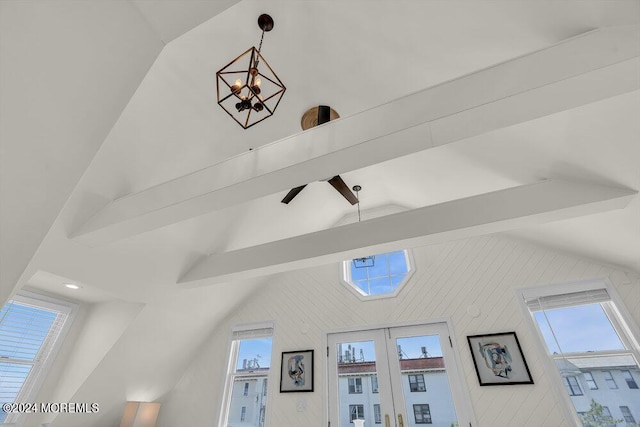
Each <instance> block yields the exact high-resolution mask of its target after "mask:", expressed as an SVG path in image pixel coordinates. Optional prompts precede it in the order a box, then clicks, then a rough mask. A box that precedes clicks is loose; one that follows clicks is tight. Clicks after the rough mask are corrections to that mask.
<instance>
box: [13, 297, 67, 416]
mask: <svg viewBox="0 0 640 427" xmlns="http://www.w3.org/2000/svg"><path fill="white" fill-rule="evenodd" d="M9 300H13V301H15V302H18V303H23V304H29V305H36V306H38V307H42V308H44V309H50V310H55V311H58V312H61V313H64V314H66V315H67V318H66V319H65V321H64V324H63V325H62V327H61V328H60V332H59V333H58V336H57V337H56V338H55V341H54V342H53V344H49V342H48V341H49V340H50V337H47V339H46V340H45V342H43V343H42V346H41V348H46V347H47V346H49V345H50V348H49V350H48V351H47V353H46V354H45V355H44V358H43V359H41V360H40V361H38V362H37V363H35V364H34V365H33V366H34V368H37V369H36V370H35V371H33V370H32V371H31V373H29V376H28V377H27V378H26V380H25V382H24V384H23V386H22V389H21V390H20V394H18V396H17V397H16V402H35V401H36V398H37V396H38V393H39V392H40V389H41V388H42V384H43V383H44V381H45V379H46V378H47V376H48V375H49V372H50V370H51V366H52V365H53V361H54V360H55V358H56V355H57V353H58V351H59V350H60V347H61V346H62V343H63V342H64V340H65V337H66V336H67V334H68V333H69V329H70V328H71V325H72V323H73V320H74V318H75V316H76V314H77V311H78V307H79V305H78V304H76V303H74V302H71V301H68V300H62V299H58V298H53V297H49V296H46V295H43V294H39V293H35V292H31V291H27V290H21V291H19V292H18V293H16V294H15V295H14V296H13V297H11V298H9ZM7 302H8V301H7ZM25 416H26V414H21V413H14V414H8V415H7V418H5V420H4V424H7V425H15V426H17V427H19V426H21V425H22V424H23V423H24V418H25Z"/></svg>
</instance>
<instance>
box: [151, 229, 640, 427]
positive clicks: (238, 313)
mask: <svg viewBox="0 0 640 427" xmlns="http://www.w3.org/2000/svg"><path fill="white" fill-rule="evenodd" d="M413 255H414V259H415V264H416V267H417V271H416V273H415V274H414V275H413V277H412V278H411V280H410V281H409V282H408V283H407V284H406V286H405V288H404V289H403V290H402V291H401V292H400V294H399V295H398V296H397V297H396V298H394V299H384V300H374V301H367V302H361V301H360V300H358V298H357V297H355V296H354V295H353V294H352V293H351V292H350V291H349V290H348V289H346V288H344V287H343V285H342V284H341V282H340V280H339V277H340V270H339V266H338V265H335V264H334V265H327V266H323V267H317V268H311V269H306V270H300V271H295V272H290V273H283V274H281V275H277V276H274V278H273V279H272V280H271V281H270V282H269V283H267V284H265V286H264V287H263V289H262V290H261V291H259V292H257V293H256V294H254V295H253V296H252V297H251V299H249V300H247V301H245V302H244V303H243V304H242V305H241V306H239V307H236V309H234V310H233V311H232V312H233V314H232V315H231V316H230V317H229V318H227V319H226V321H225V322H224V323H222V324H221V325H218V326H217V327H216V329H215V330H214V332H213V333H212V335H211V336H210V337H207V339H206V340H205V341H204V343H203V345H202V347H201V349H200V351H199V352H198V353H197V354H196V355H195V357H194V360H193V362H192V364H191V365H190V367H189V368H188V369H187V371H186V372H185V374H184V376H183V378H182V379H181V381H180V382H179V383H178V385H177V386H176V387H175V389H174V390H173V391H172V392H171V393H170V394H169V395H168V396H166V398H165V399H164V404H163V407H162V411H161V414H160V421H159V424H158V425H159V426H160V427H172V426H176V425H184V426H198V427H209V426H217V420H218V415H219V411H220V401H221V398H222V388H223V382H224V376H225V370H226V364H227V357H228V349H229V338H230V330H231V327H232V326H233V325H234V324H241V323H251V322H259V321H264V320H273V321H275V335H274V340H273V345H274V349H273V362H272V366H273V369H272V373H273V375H272V376H271V378H270V387H269V412H268V418H269V419H270V427H311V426H313V427H315V426H318V427H320V426H322V425H323V422H324V420H325V418H324V417H325V412H326V397H325V394H326V388H325V381H326V378H325V358H324V354H326V353H325V350H324V343H325V338H326V334H327V333H328V332H331V331H336V330H344V329H345V328H354V329H357V328H358V327H359V326H363V325H369V324H374V325H381V324H392V323H399V322H429V321H430V320H431V319H438V318H449V319H451V323H452V325H453V329H454V330H453V331H452V332H454V336H453V337H452V338H454V339H455V340H456V344H457V348H458V349H459V350H460V359H461V362H462V369H463V372H464V376H465V380H466V383H467V386H468V387H469V394H470V396H471V401H472V406H473V408H474V411H475V416H476V419H477V421H478V424H479V425H480V426H498V427H500V426H505V427H507V426H554V427H555V426H566V425H570V424H569V422H567V421H566V420H565V419H564V414H563V410H562V407H561V406H560V405H561V404H560V403H559V402H557V395H556V393H554V392H552V389H551V385H550V382H549V377H548V375H549V374H548V373H547V372H545V364H544V359H543V358H544V357H545V356H544V352H543V351H542V350H541V349H540V348H538V341H537V338H536V337H535V335H534V333H533V331H532V330H531V329H530V326H529V324H528V323H527V321H526V318H525V313H524V312H523V310H522V308H521V305H520V304H519V302H518V301H517V295H516V292H515V291H514V289H516V288H521V287H529V286H535V285H545V284H550V283H562V282H569V281H579V280H586V279H593V278H604V277H607V278H608V279H609V280H610V281H611V282H612V283H613V285H614V287H615V288H616V290H617V291H618V293H619V294H620V296H621V299H622V300H623V301H625V302H626V303H627V309H628V310H629V311H630V312H631V315H632V317H633V321H635V322H636V324H638V323H640V280H639V278H638V277H637V275H635V274H633V275H632V274H625V273H624V272H622V271H619V270H616V269H613V268H610V267H607V266H603V265H600V264H598V263H595V262H592V261H589V260H585V259H581V258H577V257H574V256H571V255H566V254H560V253H557V252H553V251H550V250H547V249H543V248H540V247H537V246H533V245H530V244H527V243H523V242H520V241H516V240H511V239H506V238H501V237H479V238H474V239H469V240H463V241H457V242H450V243H444V244H440V245H434V246H429V247H423V248H417V249H414V250H413ZM634 301H635V303H634ZM469 306H476V307H477V308H479V309H480V311H481V314H480V316H479V317H477V318H473V317H471V316H470V315H469V314H468V313H467V309H468V307H469ZM504 331H516V332H517V334H518V338H519V339H520V344H521V345H522V347H523V351H524V352H525V355H526V359H527V362H528V364H529V368H530V370H531V373H532V375H533V378H534V381H535V384H534V385H517V386H505V387H483V388H481V387H480V386H479V385H478V382H477V379H476V376H475V370H474V368H473V362H472V360H471V355H470V354H469V351H468V344H467V342H466V336H467V335H473V334H480V333H492V332H504ZM308 348H313V349H315V350H316V367H315V376H316V378H315V381H316V392H314V393H290V394H280V393H278V388H279V384H278V382H279V379H278V372H277V371H278V369H279V368H280V362H279V355H280V352H281V351H288V350H302V349H308ZM299 399H304V400H306V403H307V409H306V411H303V412H298V411H296V403H297V401H298V400H299Z"/></svg>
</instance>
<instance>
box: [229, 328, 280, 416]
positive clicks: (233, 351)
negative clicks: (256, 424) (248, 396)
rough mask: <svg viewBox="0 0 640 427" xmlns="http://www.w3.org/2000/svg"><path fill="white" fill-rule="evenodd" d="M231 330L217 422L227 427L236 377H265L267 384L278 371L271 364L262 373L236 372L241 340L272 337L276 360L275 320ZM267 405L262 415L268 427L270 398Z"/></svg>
mask: <svg viewBox="0 0 640 427" xmlns="http://www.w3.org/2000/svg"><path fill="white" fill-rule="evenodd" d="M268 331H270V332H268ZM231 332H232V333H231V336H230V338H229V347H228V352H227V354H228V355H229V358H228V361H227V371H226V376H225V380H224V383H223V388H222V403H221V406H220V415H219V418H218V424H217V426H218V427H226V426H227V424H228V420H229V417H230V415H231V414H230V411H231V402H232V395H233V383H234V381H235V380H236V379H242V378H246V379H254V378H264V380H265V381H266V382H267V384H270V383H271V382H272V381H270V379H271V376H272V375H275V371H277V369H274V368H273V366H270V367H269V371H268V372H264V371H263V372H262V373H259V374H256V373H253V372H241V373H238V372H236V366H237V363H238V357H239V354H240V342H241V341H247V340H251V339H261V338H271V339H272V342H271V344H272V345H271V361H272V364H273V361H274V360H275V359H274V357H273V355H274V353H273V336H274V332H275V326H274V322H260V323H251V324H244V325H236V326H234V327H232V329H231ZM243 334H246V335H247V336H246V337H243V336H242V335H243ZM243 387H244V386H243ZM267 388H268V386H267ZM243 391H244V390H243ZM266 396H267V394H264V397H265V399H267V397H266ZM243 397H244V396H243ZM265 406H266V411H264V413H263V412H262V410H261V412H260V417H261V418H262V417H264V422H263V424H264V427H268V426H269V425H270V415H269V414H270V413H271V412H270V411H271V405H269V401H268V400H267V401H266V403H265Z"/></svg>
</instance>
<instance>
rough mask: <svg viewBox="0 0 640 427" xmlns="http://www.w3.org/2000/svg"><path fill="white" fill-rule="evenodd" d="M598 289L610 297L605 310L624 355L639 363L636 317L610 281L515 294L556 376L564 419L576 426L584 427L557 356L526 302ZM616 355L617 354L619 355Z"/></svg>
mask: <svg viewBox="0 0 640 427" xmlns="http://www.w3.org/2000/svg"><path fill="white" fill-rule="evenodd" d="M598 289H605V290H606V291H607V293H608V295H609V300H608V301H607V302H608V304H603V308H604V310H605V314H606V315H607V317H608V318H609V320H610V322H611V324H612V326H613V328H614V330H615V331H616V332H617V333H618V335H619V337H620V340H621V341H622V342H623V344H624V345H625V347H626V350H625V351H626V352H629V353H631V354H632V355H633V356H634V357H635V359H636V360H640V341H639V340H640V328H638V325H637V324H636V323H635V320H634V317H633V316H632V315H631V313H630V312H629V310H628V309H627V307H626V305H625V304H624V301H623V300H622V298H620V296H619V295H618V293H617V291H616V288H615V287H614V286H613V284H612V283H611V281H610V280H609V278H607V277H604V278H596V279H591V280H583V281H576V282H564V283H551V284H546V285H539V286H534V287H523V288H519V289H514V293H515V294H516V296H517V297H518V298H517V300H518V301H519V303H520V307H521V309H522V311H523V313H525V321H526V322H528V325H529V330H532V331H535V332H534V336H535V337H536V338H537V340H538V342H539V346H538V348H539V349H540V350H539V351H541V352H542V353H543V354H544V355H545V356H546V357H543V358H542V359H543V364H545V365H546V370H547V371H548V372H555V375H551V376H550V381H551V383H552V384H553V385H554V387H553V392H554V393H555V394H556V398H557V399H558V400H559V401H561V402H564V404H563V405H561V406H562V410H563V411H564V414H565V418H566V419H567V420H571V421H573V422H574V423H575V424H576V425H581V422H580V419H579V416H578V413H577V412H576V410H575V407H574V404H573V401H572V400H571V396H569V394H568V393H567V392H566V389H565V387H564V381H562V377H561V376H560V373H559V371H558V368H557V366H556V364H555V361H554V355H552V354H549V352H548V351H547V345H546V342H545V339H544V337H543V335H542V332H541V331H540V328H539V327H538V325H537V323H536V320H535V319H534V316H533V313H532V312H531V311H530V310H529V307H528V306H527V303H526V300H527V299H531V298H536V297H544V296H553V295H562V294H567V293H573V292H583V291H593V290H598ZM615 353H616V354H617V353H619V352H615ZM575 354H576V353H573V354H572V353H565V356H567V357H570V356H571V355H575ZM578 354H582V353H578ZM598 354H599V355H606V354H607V352H598ZM609 354H611V353H610V352H609ZM614 383H615V381H614ZM616 388H618V387H617V384H616Z"/></svg>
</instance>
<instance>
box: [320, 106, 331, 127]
mask: <svg viewBox="0 0 640 427" xmlns="http://www.w3.org/2000/svg"><path fill="white" fill-rule="evenodd" d="M330 120H331V107H328V106H326V105H318V125H323V124H325V123H327V122H328V121H330Z"/></svg>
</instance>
